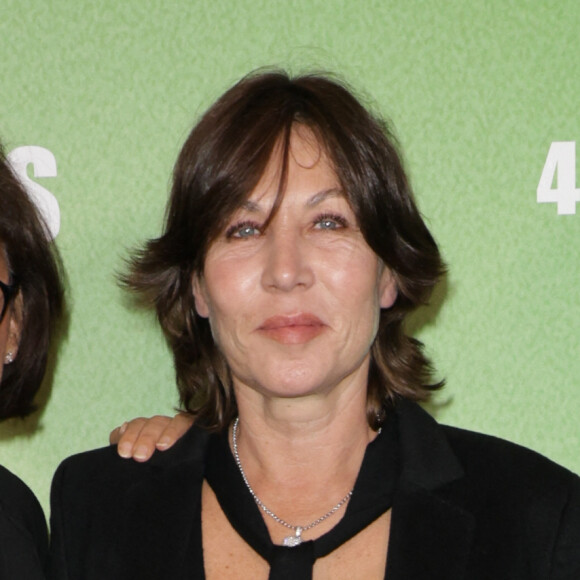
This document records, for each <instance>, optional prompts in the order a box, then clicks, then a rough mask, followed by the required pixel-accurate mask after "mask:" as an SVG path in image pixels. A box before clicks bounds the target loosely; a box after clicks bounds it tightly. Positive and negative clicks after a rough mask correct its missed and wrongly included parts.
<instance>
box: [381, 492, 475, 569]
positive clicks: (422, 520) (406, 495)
mask: <svg viewBox="0 0 580 580" xmlns="http://www.w3.org/2000/svg"><path fill="white" fill-rule="evenodd" d="M474 521H475V518H474V517H473V516H472V515H471V514H470V513H468V512H466V511H465V510H463V509H462V508H460V507H457V506H455V505H453V504H449V503H447V502H446V501H444V500H442V499H441V498H439V497H438V496H437V495H436V494H434V493H431V492H428V491H425V490H417V491H415V492H408V491H400V492H399V493H398V494H397V496H396V497H395V501H394V503H393V511H392V516H391V536H390V540H389V549H388V557H387V575H386V577H387V578H388V579H389V580H463V579H465V578H466V575H465V574H466V567H467V561H468V558H469V553H470V548H471V542H472V538H473V531H474V527H475V526H474Z"/></svg>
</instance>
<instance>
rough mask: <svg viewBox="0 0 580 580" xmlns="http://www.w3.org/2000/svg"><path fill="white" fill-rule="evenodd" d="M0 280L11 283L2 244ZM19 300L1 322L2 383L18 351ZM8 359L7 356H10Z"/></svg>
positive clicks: (9, 307)
mask: <svg viewBox="0 0 580 580" xmlns="http://www.w3.org/2000/svg"><path fill="white" fill-rule="evenodd" d="M0 280H1V281H2V282H4V283H5V284H8V283H10V272H9V270H8V263H7V261H6V256H5V253H4V248H3V246H2V245H1V244H0ZM16 302H18V299H17V300H16V301H15V300H12V301H11V303H10V304H9V306H8V309H7V310H6V313H5V314H4V318H3V319H2V321H1V322H0V381H2V371H3V370H4V365H5V364H10V362H9V360H8V359H9V358H12V359H14V358H16V351H17V350H18V339H19V336H20V333H19V324H18V320H17V318H18V317H17V316H16V309H17V308H18V306H17V305H16V304H15V303H16ZM9 353H10V356H9V357H8V359H7V356H8V355H9Z"/></svg>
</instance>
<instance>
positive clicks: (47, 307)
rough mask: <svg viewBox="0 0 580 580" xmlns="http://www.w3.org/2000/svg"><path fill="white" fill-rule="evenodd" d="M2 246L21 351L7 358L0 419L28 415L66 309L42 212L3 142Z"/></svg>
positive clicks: (0, 167) (0, 158) (59, 269)
mask: <svg viewBox="0 0 580 580" xmlns="http://www.w3.org/2000/svg"><path fill="white" fill-rule="evenodd" d="M0 250H1V251H2V252H3V258H4V260H6V264H7V267H8V270H9V273H10V278H11V280H10V281H9V283H10V284H12V285H14V286H15V288H16V295H15V296H14V297H13V299H12V306H13V307H14V308H15V309H16V313H15V315H16V316H18V317H20V319H19V328H20V331H19V334H20V336H19V343H18V352H17V354H16V356H15V358H14V360H13V361H12V362H10V363H9V364H4V369H3V373H2V381H1V383H0V419H6V418H9V417H16V416H24V415H27V414H28V413H30V412H31V411H32V410H33V409H34V406H33V404H32V401H33V399H34V396H35V395H36V392H37V391H38V389H39V388H40V385H41V383H42V379H43V377H44V374H45V370H46V365H47V359H48V352H49V345H50V341H51V338H52V337H53V336H54V334H55V332H56V329H57V325H58V322H59V319H60V317H61V314H62V312H63V300H64V298H63V295H64V291H63V283H62V267H61V263H60V259H59V256H58V254H57V251H56V249H55V247H54V245H53V244H51V242H50V238H49V236H48V230H47V227H46V225H45V223H44V221H43V220H42V218H41V216H40V215H39V212H38V210H37V208H36V206H35V205H34V203H33V202H32V201H31V200H30V198H29V196H28V195H27V194H26V192H25V190H24V188H23V186H22V185H21V183H20V181H19V180H18V178H17V177H16V176H15V174H14V173H13V171H12V170H11V168H10V166H9V164H8V161H7V160H6V156H5V155H4V152H3V150H2V149H1V148H0Z"/></svg>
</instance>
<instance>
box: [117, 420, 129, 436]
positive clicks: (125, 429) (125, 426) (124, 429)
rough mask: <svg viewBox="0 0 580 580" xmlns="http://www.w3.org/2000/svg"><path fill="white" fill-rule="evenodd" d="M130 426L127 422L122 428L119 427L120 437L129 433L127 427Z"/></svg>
mask: <svg viewBox="0 0 580 580" xmlns="http://www.w3.org/2000/svg"><path fill="white" fill-rule="evenodd" d="M128 426H129V424H128V423H127V421H125V422H124V423H123V424H122V425H121V426H120V427H119V435H123V433H125V431H127V427H128Z"/></svg>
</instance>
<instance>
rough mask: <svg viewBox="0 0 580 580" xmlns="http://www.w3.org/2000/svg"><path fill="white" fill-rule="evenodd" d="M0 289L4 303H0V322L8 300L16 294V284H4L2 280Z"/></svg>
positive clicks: (8, 302)
mask: <svg viewBox="0 0 580 580" xmlns="http://www.w3.org/2000/svg"><path fill="white" fill-rule="evenodd" d="M0 290H2V294H4V304H3V305H2V310H1V311H0V322H2V321H3V320H4V315H5V314H6V309H7V308H8V305H9V304H10V301H11V300H12V299H13V298H14V296H16V292H17V291H18V285H17V284H5V283H4V282H0Z"/></svg>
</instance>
